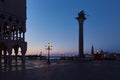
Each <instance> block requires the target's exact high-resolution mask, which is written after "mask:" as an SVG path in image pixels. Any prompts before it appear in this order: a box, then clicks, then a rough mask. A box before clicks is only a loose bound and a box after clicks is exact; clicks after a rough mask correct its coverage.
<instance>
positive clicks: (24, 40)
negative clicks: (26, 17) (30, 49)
mask: <svg viewBox="0 0 120 80" xmlns="http://www.w3.org/2000/svg"><path fill="white" fill-rule="evenodd" d="M23 41H25V33H24V32H23Z"/></svg>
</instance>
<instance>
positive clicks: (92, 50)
mask: <svg viewBox="0 0 120 80" xmlns="http://www.w3.org/2000/svg"><path fill="white" fill-rule="evenodd" d="M91 55H94V47H93V45H92V47H91Z"/></svg>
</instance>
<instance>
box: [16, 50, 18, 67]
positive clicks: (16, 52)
mask: <svg viewBox="0 0 120 80" xmlns="http://www.w3.org/2000/svg"><path fill="white" fill-rule="evenodd" d="M17 57H18V49H17V48H16V49H15V65H16V66H17V64H18V60H17Z"/></svg>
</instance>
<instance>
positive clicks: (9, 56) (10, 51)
mask: <svg viewBox="0 0 120 80" xmlns="http://www.w3.org/2000/svg"><path fill="white" fill-rule="evenodd" d="M8 54H9V55H8V59H9V65H11V63H12V49H8Z"/></svg>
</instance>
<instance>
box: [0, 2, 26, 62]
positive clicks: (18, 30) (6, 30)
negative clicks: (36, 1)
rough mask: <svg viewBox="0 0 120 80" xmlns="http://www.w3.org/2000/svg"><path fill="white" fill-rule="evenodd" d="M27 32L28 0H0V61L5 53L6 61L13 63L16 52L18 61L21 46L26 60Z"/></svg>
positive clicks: (23, 59)
mask: <svg viewBox="0 0 120 80" xmlns="http://www.w3.org/2000/svg"><path fill="white" fill-rule="evenodd" d="M25 32H26V0H0V62H1V56H2V55H3V56H4V62H9V63H11V61H12V53H13V52H14V53H15V56H16V63H17V56H18V52H19V51H18V50H19V48H21V51H20V52H21V54H22V62H23V63H24V62H25V53H26V50H27V42H25ZM12 51H13V52H12ZM7 54H8V55H7Z"/></svg>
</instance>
